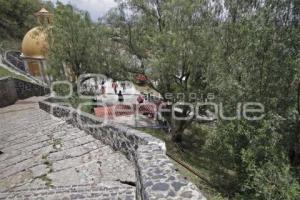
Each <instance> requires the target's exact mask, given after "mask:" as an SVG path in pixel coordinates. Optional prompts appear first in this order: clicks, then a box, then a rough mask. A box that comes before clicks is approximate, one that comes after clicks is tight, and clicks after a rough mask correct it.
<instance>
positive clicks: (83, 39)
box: [49, 3, 95, 78]
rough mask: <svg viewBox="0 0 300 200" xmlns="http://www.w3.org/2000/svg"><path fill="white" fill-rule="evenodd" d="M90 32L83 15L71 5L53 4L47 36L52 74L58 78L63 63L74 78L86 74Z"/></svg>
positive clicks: (91, 32)
mask: <svg viewBox="0 0 300 200" xmlns="http://www.w3.org/2000/svg"><path fill="white" fill-rule="evenodd" d="M94 28H95V27H94V25H93V23H92V22H91V19H90V17H89V15H88V13H87V12H83V11H79V10H75V9H74V8H73V7H72V6H71V5H63V4H61V3H58V4H57V7H56V9H55V19H54V24H53V27H52V28H51V29H50V32H49V39H50V55H49V60H50V64H51V68H52V73H53V74H55V75H56V76H59V75H61V74H62V73H61V69H62V65H63V63H65V64H66V65H68V66H70V67H71V69H72V71H73V72H74V74H75V76H76V78H77V77H78V76H80V75H81V74H84V73H88V72H90V66H91V62H92V61H93V57H91V55H93V54H91V51H92V50H93V42H94V34H93V32H94V31H93V30H94Z"/></svg>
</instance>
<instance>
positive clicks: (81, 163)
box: [0, 97, 137, 200]
mask: <svg viewBox="0 0 300 200" xmlns="http://www.w3.org/2000/svg"><path fill="white" fill-rule="evenodd" d="M40 100H42V99H41V98H37V97H33V98H30V99H27V100H23V101H18V102H17V104H15V105H12V106H8V107H5V108H1V109H0V199H22V200H23V199H30V200H32V199H45V200H48V199H49V200H60V199H61V200H68V199H103V200H104V199H107V200H114V199H121V200H123V199H124V200H130V199H136V187H135V184H136V180H137V179H136V176H135V165H134V163H133V162H132V161H129V160H128V159H126V157H125V156H124V155H123V154H121V153H120V152H118V151H115V150H113V149H112V148H111V147H110V146H109V145H107V144H104V143H103V142H101V141H100V140H97V139H95V138H94V137H93V136H91V135H89V134H87V133H86V132H84V131H83V130H80V129H78V128H76V127H74V126H72V125H70V124H67V123H66V122H65V121H63V120H61V119H58V118H55V117H53V116H51V115H49V114H48V113H46V112H44V111H43V110H40V109H39V108H38V104H37V102H38V101H40Z"/></svg>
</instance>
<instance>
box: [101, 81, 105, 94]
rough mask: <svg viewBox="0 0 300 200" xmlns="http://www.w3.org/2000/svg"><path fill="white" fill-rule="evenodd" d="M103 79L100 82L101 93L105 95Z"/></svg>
mask: <svg viewBox="0 0 300 200" xmlns="http://www.w3.org/2000/svg"><path fill="white" fill-rule="evenodd" d="M105 92H106V91H105V81H102V83H101V94H102V95H105Z"/></svg>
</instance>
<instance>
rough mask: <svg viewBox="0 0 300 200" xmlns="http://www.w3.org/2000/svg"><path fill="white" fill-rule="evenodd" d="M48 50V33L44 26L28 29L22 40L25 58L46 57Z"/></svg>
mask: <svg viewBox="0 0 300 200" xmlns="http://www.w3.org/2000/svg"><path fill="white" fill-rule="evenodd" d="M47 52H48V42H47V34H46V33H45V31H43V30H42V27H35V28H33V29H31V30H30V31H28V32H27V33H26V35H25V36H24V39H23V41H22V56H23V57H24V58H26V57H28V58H41V59H43V58H45V56H46V55H47Z"/></svg>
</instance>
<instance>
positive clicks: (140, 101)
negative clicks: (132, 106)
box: [137, 94, 145, 104]
mask: <svg viewBox="0 0 300 200" xmlns="http://www.w3.org/2000/svg"><path fill="white" fill-rule="evenodd" d="M144 100H145V97H144V95H143V94H140V95H139V96H138V97H137V102H138V103H139V104H142V103H144Z"/></svg>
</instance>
